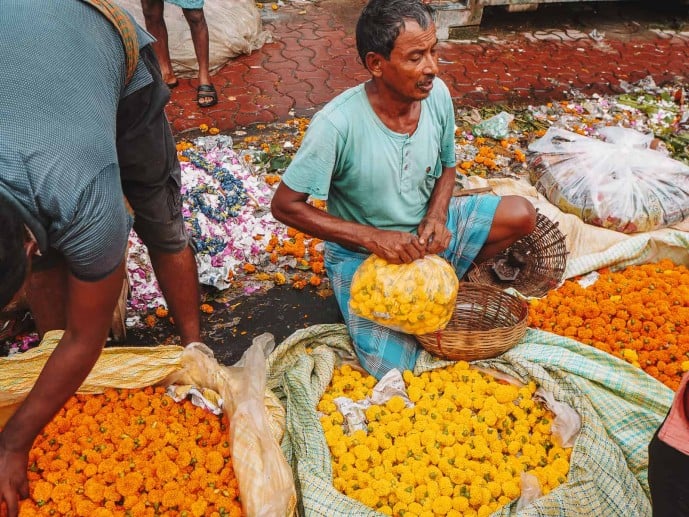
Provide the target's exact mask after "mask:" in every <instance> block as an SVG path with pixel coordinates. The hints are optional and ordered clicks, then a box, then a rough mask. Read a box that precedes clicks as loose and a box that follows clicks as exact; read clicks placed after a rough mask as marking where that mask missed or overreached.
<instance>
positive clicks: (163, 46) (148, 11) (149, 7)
mask: <svg viewBox="0 0 689 517" xmlns="http://www.w3.org/2000/svg"><path fill="white" fill-rule="evenodd" d="M141 9H142V11H143V14H144V20H145V22H146V30H147V31H148V32H150V33H151V35H152V36H153V37H154V38H155V39H156V41H155V43H153V50H154V51H155V53H156V57H157V58H158V63H159V64H160V71H161V72H162V74H163V80H164V81H165V84H167V86H168V87H169V88H174V87H175V86H177V83H178V81H177V78H176V77H175V72H174V70H173V69H172V61H171V60H170V48H169V47H168V40H167V26H166V25H165V19H164V18H163V11H164V9H165V7H164V5H163V0H141Z"/></svg>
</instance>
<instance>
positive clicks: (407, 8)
mask: <svg viewBox="0 0 689 517" xmlns="http://www.w3.org/2000/svg"><path fill="white" fill-rule="evenodd" d="M437 42H438V40H437V38H436V34H435V25H434V23H433V19H432V15H431V11H430V8H429V7H428V6H427V5H425V4H423V3H422V2H421V1H419V0H371V1H370V2H369V4H368V5H367V6H366V7H365V8H364V10H363V12H362V14H361V16H360V18H359V21H358V22H357V27H356V43H357V49H358V52H359V56H360V57H361V60H362V62H363V63H364V65H365V66H366V68H367V70H368V71H369V72H370V74H371V79H370V80H369V81H367V82H366V83H364V84H360V85H358V86H355V87H354V88H351V89H349V90H347V91H345V92H344V93H342V94H340V95H339V96H337V97H336V98H335V99H333V100H332V101H331V102H330V103H329V104H328V105H327V106H325V107H324V108H323V109H322V110H321V111H320V112H319V113H317V114H316V115H315V116H314V118H313V120H312V122H311V125H310V127H309V129H308V131H307V133H306V135H305V137H304V140H303V142H302V145H301V147H300V149H299V151H298V152H297V154H296V156H295V157H294V160H293V161H292V163H291V164H290V166H289V168H288V169H287V171H286V172H285V174H284V177H283V181H282V183H281V184H280V186H279V187H278V189H277V191H276V193H275V196H274V198H273V201H272V206H271V208H272V212H273V215H274V216H275V217H276V218H277V219H278V220H280V221H282V222H284V223H285V224H288V225H289V226H292V227H294V228H297V229H299V230H300V231H303V232H305V233H308V234H310V235H313V236H315V237H319V238H321V239H323V240H325V241H327V243H326V248H325V265H326V270H327V273H328V276H329V278H330V280H331V282H332V284H333V289H334V291H335V296H336V298H337V301H338V304H339V306H340V309H341V310H342V313H343V316H344V318H345V322H346V324H347V327H348V329H349V333H350V335H351V337H352V340H353V342H354V346H355V348H356V351H357V355H358V357H359V360H360V361H361V364H362V365H363V366H364V367H365V368H366V369H367V370H368V371H369V372H370V373H371V374H372V375H374V376H376V377H378V378H380V377H382V376H383V375H384V374H385V373H386V372H387V371H388V370H390V369H392V368H399V369H402V370H404V369H413V367H414V364H415V362H416V358H417V356H418V353H419V347H418V344H417V341H416V339H415V338H414V337H413V336H410V335H405V334H403V333H400V332H395V331H392V330H389V329H387V328H385V327H382V326H380V325H377V324H375V323H373V322H370V321H367V320H364V319H362V318H358V317H356V316H354V315H352V314H351V313H350V311H349V309H348V302H349V297H350V285H351V280H352V276H353V275H354V272H355V271H356V269H357V267H358V266H359V264H361V262H362V261H363V260H364V259H366V258H367V256H368V255H369V254H370V253H374V254H376V255H378V256H380V257H382V258H384V259H386V260H387V261H389V262H393V263H408V262H412V261H414V260H416V259H419V258H421V257H423V256H424V255H426V254H433V253H435V254H439V255H441V256H443V257H444V258H446V259H447V260H448V261H450V262H451V263H452V264H453V265H454V267H455V270H456V272H457V275H458V277H459V278H461V277H462V276H463V275H464V274H465V273H466V272H467V270H468V269H469V267H470V266H471V265H472V264H473V263H478V262H480V261H482V260H485V259H487V258H490V257H492V256H494V255H495V254H497V253H498V252H500V251H502V250H504V249H505V248H507V247H508V246H510V245H511V244H512V243H514V242H515V241H517V240H518V239H520V238H521V237H523V236H524V235H527V234H528V233H529V232H531V231H532V230H533V228H534V225H535V222H536V211H535V209H534V208H533V206H532V205H531V204H530V203H529V202H528V201H527V200H526V199H524V198H521V197H516V196H505V197H502V198H501V197H498V196H491V195H482V196H470V197H459V198H453V197H452V191H453V188H454V184H455V176H456V167H455V141H454V131H455V120H454V108H453V105H452V99H451V97H450V94H449V91H448V89H447V87H446V86H445V84H444V83H443V82H442V81H441V80H440V79H438V78H437V77H436V75H437V73H438V62H437V56H436V45H437ZM309 196H313V197H314V198H319V199H327V200H328V213H325V212H322V211H320V210H318V209H316V208H314V207H312V206H311V205H309V204H308V203H307V202H306V201H307V199H308V197H309Z"/></svg>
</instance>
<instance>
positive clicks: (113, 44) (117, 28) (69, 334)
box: [0, 0, 200, 517]
mask: <svg viewBox="0 0 689 517" xmlns="http://www.w3.org/2000/svg"><path fill="white" fill-rule="evenodd" d="M0 11H2V13H3V14H2V16H0V46H1V47H2V49H3V51H2V53H0V69H2V70H4V72H3V73H2V74H0V121H1V122H0V227H1V228H2V231H0V307H2V306H5V305H6V304H7V303H8V302H9V301H10V300H11V299H12V297H13V296H14V294H15V293H16V292H18V291H19V290H20V289H21V287H22V285H23V284H24V282H25V279H26V282H28V289H27V292H28V299H29V305H30V308H31V311H32V313H33V315H34V318H35V320H36V326H37V328H38V331H39V334H41V335H42V334H44V333H45V332H46V331H48V330H52V329H64V331H65V332H64V335H63V337H62V339H61V340H60V343H59V344H58V346H57V347H56V349H55V351H54V352H53V354H52V355H51V357H50V359H49V360H48V361H47V363H46V364H45V366H44V368H43V371H42V372H41V374H40V376H39V377H38V379H37V381H36V383H35V385H34V387H33V389H32V390H31V392H30V393H29V395H28V396H27V398H26V399H25V401H24V402H23V404H22V405H21V406H20V407H19V409H18V410H17V411H16V412H15V413H14V415H13V416H12V418H11V419H10V420H9V421H8V422H7V424H6V425H5V427H4V429H3V431H2V433H0V505H1V504H2V502H3V501H4V502H5V503H6V504H7V508H8V510H9V516H10V517H14V516H16V515H17V508H18V499H19V498H20V497H22V498H23V497H27V496H28V484H27V477H26V469H27V461H28V453H29V450H30V448H31V445H32V444H33V441H34V439H35V437H36V436H37V435H38V434H39V433H40V432H41V430H42V429H43V427H44V426H45V425H46V424H47V423H48V422H49V421H50V420H51V418H52V417H53V416H54V414H55V413H56V412H57V411H58V410H59V409H60V408H61V407H62V405H63V404H64V403H65V401H66V400H67V399H68V398H69V397H70V396H71V395H72V394H73V393H74V392H75V391H76V390H77V389H78V388H79V386H80V385H81V383H82V382H83V380H84V379H85V378H86V376H87V375H88V373H89V372H90V371H91V368H92V367H93V365H94V364H95V362H96V360H97V359H98V357H99V355H100V353H101V350H102V347H103V345H104V343H105V340H106V338H107V335H108V331H109V328H110V323H111V319H112V314H113V310H114V307H115V304H116V302H117V298H118V295H119V293H120V289H121V288H122V282H123V280H124V274H125V252H126V247H127V239H128V235H129V232H130V228H131V227H132V217H131V216H130V214H129V212H128V210H127V208H126V207H125V202H124V196H125V195H126V197H127V199H128V201H129V203H130V204H131V207H132V208H133V211H134V217H135V218H134V221H133V226H134V229H135V230H136V231H137V233H138V234H139V236H140V237H141V238H142V240H143V241H144V242H145V244H146V245H147V246H148V250H149V253H150V256H151V260H152V263H153V267H154V271H155V273H156V276H157V278H158V280H159V282H160V286H161V289H162V291H163V294H164V296H165V298H166V300H167V302H168V305H169V306H170V309H171V313H172V315H173V316H174V318H175V322H176V324H177V329H178V332H179V334H180V336H181V340H182V344H183V345H186V344H188V343H190V342H193V341H199V338H200V330H199V309H198V304H199V287H198V277H197V272H196V263H195V260H194V255H193V252H192V251H191V248H190V247H189V246H188V242H187V235H186V232H185V228H184V224H183V221H182V214H181V195H180V168H179V163H178V161H177V155H176V150H175V144H174V140H173V137H172V133H171V131H170V127H169V125H168V122H167V119H166V117H165V112H164V107H165V104H166V103H167V101H168V98H169V90H168V88H167V87H166V86H165V83H164V82H163V80H162V77H161V74H160V70H159V68H158V65H157V63H156V60H155V55H154V53H153V51H152V49H151V47H150V43H151V42H152V40H151V39H150V38H149V37H148V35H147V34H146V33H145V32H144V31H142V30H140V29H139V28H138V27H137V26H136V24H135V23H134V22H133V20H132V19H131V18H130V17H129V16H128V15H127V14H126V13H125V12H123V11H122V10H121V9H119V8H118V7H116V6H115V5H114V4H112V3H111V2H109V1H107V0H91V1H90V2H86V1H79V0H69V1H65V2H43V1H41V0H0ZM37 34H38V35H40V37H36V35H37ZM37 253H40V255H41V256H40V257H35V258H34V255H36V254H37Z"/></svg>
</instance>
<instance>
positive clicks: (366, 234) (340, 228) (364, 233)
mask: <svg viewBox="0 0 689 517" xmlns="http://www.w3.org/2000/svg"><path fill="white" fill-rule="evenodd" d="M308 197H309V196H308V194H304V193H301V192H296V191H294V190H292V189H291V188H289V187H288V186H287V185H285V184H284V183H281V184H280V185H279V186H278V189H277V190H276V192H275V195H274V196H273V200H272V203H271V211H272V212H273V216H274V217H275V218H276V219H277V220H279V221H282V222H283V223H285V224H286V225H288V226H291V227H293V228H296V229H297V230H299V231H302V232H304V233H307V234H309V235H311V236H313V237H317V238H319V239H323V240H327V241H331V242H336V243H338V244H341V245H342V246H345V247H347V248H349V249H355V250H356V249H358V248H365V249H366V250H368V251H369V252H371V253H374V254H375V255H378V256H379V257H382V258H384V259H385V260H387V261H388V262H392V263H395V264H399V263H408V262H412V261H414V260H416V259H419V258H421V257H423V256H424V255H425V254H426V251H425V249H424V246H422V245H421V243H420V242H419V239H418V237H417V236H416V235H413V234H411V233H406V232H400V231H390V230H380V229H378V228H374V227H372V226H367V225H363V224H359V223H354V222H351V221H344V220H343V219H340V218H339V217H335V216H333V215H330V214H328V213H326V212H323V211H322V210H319V209H318V208H315V207H313V206H311V205H309V204H308V203H307V202H306V200H307V199H308Z"/></svg>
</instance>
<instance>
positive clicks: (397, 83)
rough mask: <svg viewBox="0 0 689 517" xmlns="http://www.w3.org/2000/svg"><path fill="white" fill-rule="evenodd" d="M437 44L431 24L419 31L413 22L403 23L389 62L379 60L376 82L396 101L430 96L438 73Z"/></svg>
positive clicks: (418, 27)
mask: <svg viewBox="0 0 689 517" xmlns="http://www.w3.org/2000/svg"><path fill="white" fill-rule="evenodd" d="M437 44H438V38H437V37H436V35H435V25H434V24H433V23H431V24H430V25H429V26H428V28H427V29H422V28H421V26H420V25H419V24H418V23H416V22H415V21H412V20H407V21H406V22H405V24H404V27H403V28H402V30H401V31H400V34H399V36H398V37H397V40H396V41H395V46H394V47H393V49H392V52H391V53H390V59H389V60H385V59H382V58H381V60H380V71H379V73H380V79H381V80H382V81H383V83H385V85H386V86H387V88H388V89H389V90H390V91H391V92H392V93H393V94H396V96H398V97H399V98H400V100H406V101H418V100H422V99H425V98H426V97H428V96H429V95H430V93H431V89H432V88H433V79H434V78H435V76H436V75H437V73H438V58H437V56H436V46H437Z"/></svg>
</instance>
